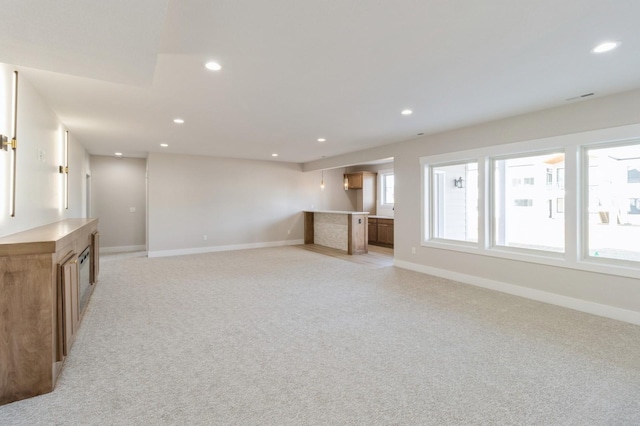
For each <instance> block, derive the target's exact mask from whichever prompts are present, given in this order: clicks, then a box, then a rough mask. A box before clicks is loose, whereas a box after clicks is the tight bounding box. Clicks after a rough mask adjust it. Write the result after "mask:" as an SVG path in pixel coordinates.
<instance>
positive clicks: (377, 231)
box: [369, 217, 393, 248]
mask: <svg viewBox="0 0 640 426" xmlns="http://www.w3.org/2000/svg"><path fill="white" fill-rule="evenodd" d="M369 244H373V245H376V246H383V247H390V248H393V219H384V218H379V217H378V218H375V217H370V218H369Z"/></svg>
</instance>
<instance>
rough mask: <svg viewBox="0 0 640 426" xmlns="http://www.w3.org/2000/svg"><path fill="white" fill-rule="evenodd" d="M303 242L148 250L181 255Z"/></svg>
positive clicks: (160, 255) (291, 241) (162, 254)
mask: <svg viewBox="0 0 640 426" xmlns="http://www.w3.org/2000/svg"><path fill="white" fill-rule="evenodd" d="M299 244H304V240H302V239H300V240H286V241H269V242H265V243H249V244H233V245H228V246H209V247H195V248H186V249H177V250H156V251H150V252H149V257H166V256H183V255H187V254H200V253H213V252H216V251H231V250H246V249H256V248H267V247H282V246H295V245H299Z"/></svg>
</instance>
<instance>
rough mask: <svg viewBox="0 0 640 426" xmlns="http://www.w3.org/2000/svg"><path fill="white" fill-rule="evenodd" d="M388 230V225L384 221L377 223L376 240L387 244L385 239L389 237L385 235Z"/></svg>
mask: <svg viewBox="0 0 640 426" xmlns="http://www.w3.org/2000/svg"><path fill="white" fill-rule="evenodd" d="M388 231H389V225H387V224H385V223H378V242H379V243H383V244H387V240H388V239H389V237H388V236H387V233H388Z"/></svg>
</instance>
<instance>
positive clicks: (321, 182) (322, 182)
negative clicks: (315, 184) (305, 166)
mask: <svg viewBox="0 0 640 426" xmlns="http://www.w3.org/2000/svg"><path fill="white" fill-rule="evenodd" d="M320 189H321V190H322V191H324V169H323V170H322V180H321V181H320Z"/></svg>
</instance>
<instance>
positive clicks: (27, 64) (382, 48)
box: [0, 0, 640, 162]
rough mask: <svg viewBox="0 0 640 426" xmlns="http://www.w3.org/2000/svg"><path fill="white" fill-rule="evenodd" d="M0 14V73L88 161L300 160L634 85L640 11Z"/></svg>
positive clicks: (182, 0)
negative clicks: (171, 156) (35, 100)
mask: <svg viewBox="0 0 640 426" xmlns="http://www.w3.org/2000/svg"><path fill="white" fill-rule="evenodd" d="M0 6H1V8H0V10H1V11H2V12H1V13H0V62H5V63H11V64H15V65H17V66H18V68H19V70H21V75H22V76H23V77H24V78H25V79H26V80H28V81H29V82H30V83H31V84H32V85H33V86H35V87H36V88H37V89H38V91H39V92H40V93H41V94H42V96H43V97H44V98H45V99H46V100H47V102H48V103H49V104H50V105H51V106H52V108H53V109H54V110H55V112H56V113H57V114H58V116H59V117H60V119H61V120H62V122H63V123H64V124H65V125H66V126H67V127H68V129H69V131H70V132H71V133H72V134H73V135H74V136H75V137H76V138H77V139H78V140H80V141H81V142H82V143H83V144H84V145H85V147H86V148H87V150H88V151H89V152H90V153H92V154H101V155H113V153H114V152H115V151H121V152H123V153H124V154H125V156H127V155H128V156H145V155H146V154H147V153H148V152H151V151H158V152H171V153H187V154H198V155H214V156H222V157H238V158H251V159H267V160H274V158H272V157H271V154H272V153H278V154H279V157H278V158H277V159H275V160H277V161H292V162H307V161H313V160H317V159H319V158H322V157H323V156H326V157H330V156H334V155H339V154H342V153H346V152H352V151H356V150H360V149H365V148H368V147H373V146H379V145H384V144H388V143H393V142H398V141H403V140H407V139H412V138H415V137H417V136H416V135H417V134H418V133H425V134H430V133H435V132H439V131H443V130H446V129H451V128H456V127H462V126H466V125H470V124H474V123H478V122H482V121H488V120H492V119H497V118H502V117H506V116H511V115H516V114H520V113H524V112H528V111H534V110H539V109H543V108H549V107H554V106H559V105H565V104H567V103H568V102H582V101H583V100H576V101H566V100H565V99H567V98H571V97H575V96H579V95H582V94H585V93H590V92H594V93H595V95H594V96H593V97H600V96H605V95H609V94H613V93H616V92H621V91H626V90H630V89H635V88H638V87H640V54H639V52H640V26H639V25H638V23H637V21H638V17H639V16H640V1H638V0H610V1H606V2H605V1H602V0H562V1H557V0H536V1H525V0H483V1H475V0H396V1H393V2H391V1H389V0H367V1H364V0H360V1H356V0H323V1H310V0H307V1H302V0H270V1H259V0H253V1H249V0H226V1H225V0H179V1H178V0H176V1H174V0H165V1H160V0H136V1H130V0H109V1H104V0H94V1H88V0H57V1H55V2H53V1H48V0H40V1H37V0H0ZM609 39H613V40H619V41H621V42H622V44H621V46H620V47H619V48H618V49H617V50H615V51H612V52H608V53H605V54H602V55H594V54H592V53H591V52H590V50H591V49H592V48H593V47H594V46H595V45H596V44H597V43H599V42H601V41H604V40H609ZM210 59H215V60H217V61H218V62H219V63H220V64H221V65H222V66H223V68H222V70H221V71H219V72H215V73H214V72H211V71H208V70H206V69H204V67H203V64H204V63H205V62H206V61H207V60H210ZM404 108H411V109H412V110H413V111H414V114H413V115H410V116H403V115H401V114H400V111H401V110H402V109H404ZM175 117H181V118H183V119H184V120H185V124H182V125H176V124H174V123H173V122H172V120H173V118H175ZM319 137H324V138H326V139H327V141H326V142H324V143H319V142H317V138H319ZM160 143H168V144H169V145H170V146H169V147H168V148H161V147H160Z"/></svg>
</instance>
